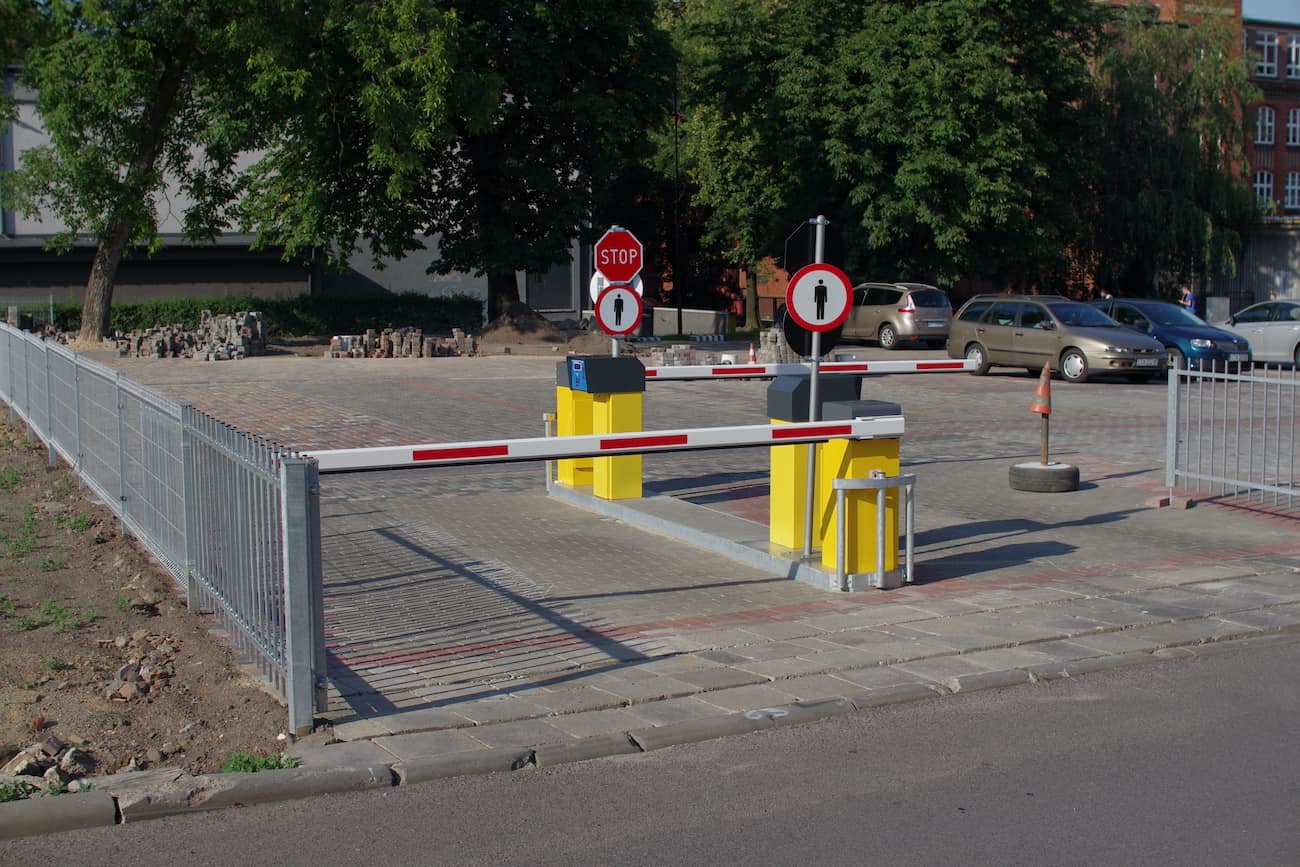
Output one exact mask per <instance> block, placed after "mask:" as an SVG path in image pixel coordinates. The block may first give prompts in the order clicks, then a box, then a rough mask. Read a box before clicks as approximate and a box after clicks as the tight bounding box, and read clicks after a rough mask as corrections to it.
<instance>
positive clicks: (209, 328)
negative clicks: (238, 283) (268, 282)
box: [114, 310, 266, 361]
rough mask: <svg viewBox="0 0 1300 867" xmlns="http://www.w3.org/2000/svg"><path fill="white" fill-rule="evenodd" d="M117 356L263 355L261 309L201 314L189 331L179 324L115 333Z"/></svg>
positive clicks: (206, 357)
mask: <svg viewBox="0 0 1300 867" xmlns="http://www.w3.org/2000/svg"><path fill="white" fill-rule="evenodd" d="M114 340H115V341H116V343H117V352H118V354H119V355H133V356H136V357H156V358H198V359H202V360H204V361H226V360H228V359H232V358H245V357H247V356H250V355H265V354H266V330H265V328H264V326H263V323H262V314H261V313H260V312H255V311H253V312H239V313H235V314H234V315H232V316H228V315H224V314H222V315H215V314H213V313H212V311H210V310H204V311H203V312H202V313H201V314H200V319H199V327H198V329H197V330H196V331H189V330H187V329H185V328H184V327H182V326H180V325H165V326H161V327H156V328H147V329H144V330H143V331H132V332H131V333H130V334H118V335H116V336H115V337H114Z"/></svg>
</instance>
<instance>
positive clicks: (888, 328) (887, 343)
mask: <svg viewBox="0 0 1300 867" xmlns="http://www.w3.org/2000/svg"><path fill="white" fill-rule="evenodd" d="M880 348H881V349H897V348H898V332H897V331H895V330H894V326H892V325H890V324H889V323H888V322H886V323H885V324H884V325H882V326H880Z"/></svg>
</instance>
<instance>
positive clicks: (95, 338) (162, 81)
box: [77, 54, 186, 343]
mask: <svg viewBox="0 0 1300 867" xmlns="http://www.w3.org/2000/svg"><path fill="white" fill-rule="evenodd" d="M185 67H186V64H185V61H184V60H183V59H182V57H181V55H179V54H177V55H172V56H170V57H168V58H167V60H166V63H165V64H164V65H163V71H162V75H161V76H160V77H159V79H158V89H157V90H156V91H155V92H154V95H153V99H152V100H150V102H149V106H148V108H147V109H146V110H145V116H144V121H143V123H142V126H141V129H140V141H139V143H138V144H137V145H136V149H135V154H134V155H132V157H131V163H130V165H128V166H127V168H126V178H125V179H124V180H123V182H122V198H123V200H124V201H132V202H136V201H139V200H140V199H141V198H142V197H143V196H144V194H145V192H146V188H147V185H148V183H149V177H150V175H152V174H153V170H154V165H155V164H156V163H157V162H158V151H159V148H160V147H161V145H162V138H163V130H164V129H166V126H167V121H168V119H169V118H170V117H171V116H172V111H173V106H174V105H175V104H176V94H177V93H179V92H180V87H181V81H182V79H183V78H184V73H185ZM117 211H118V213H117V215H116V216H114V217H112V219H111V220H110V221H109V225H108V231H107V232H105V233H104V234H103V236H102V237H101V238H100V239H99V247H98V249H97V250H96V251H95V261H94V263H93V264H92V265H91V267H90V278H89V279H88V280H87V281H86V296H85V298H84V299H83V300H82V303H81V331H80V332H79V333H78V334H77V339H78V340H80V341H82V342H89V343H98V342H99V341H101V340H103V339H104V336H105V335H106V334H108V325H109V321H110V311H111V309H112V305H113V284H114V282H115V281H116V280H117V269H118V266H119V265H121V264H122V256H124V255H125V254H126V246H127V244H129V243H130V242H131V235H132V230H133V229H134V228H135V227H134V226H133V225H132V223H131V220H130V219H129V218H128V217H126V216H123V213H124V211H123V210H122V209H120V208H118V209H117Z"/></svg>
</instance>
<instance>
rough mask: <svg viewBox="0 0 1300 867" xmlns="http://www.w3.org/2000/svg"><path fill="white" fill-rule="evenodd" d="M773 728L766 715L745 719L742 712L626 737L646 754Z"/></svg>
mask: <svg viewBox="0 0 1300 867" xmlns="http://www.w3.org/2000/svg"><path fill="white" fill-rule="evenodd" d="M774 725H776V720H775V719H773V718H772V717H771V716H768V715H756V716H747V715H746V714H743V713H733V714H728V715H726V716H719V717H709V718H706V719H693V720H686V721H684V722H679V723H669V724H668V725H662V726H650V727H648V728H643V729H636V730H634V731H630V732H628V733H627V736H628V737H630V738H631V739H632V740H633V741H635V742H636V744H637V746H639V747H640V748H641V749H642V750H644V751H645V752H647V753H648V752H650V751H651V750H661V749H663V748H664V747H673V746H677V745H678V744H695V743H699V742H700V741H711V740H713V739H715V738H722V737H727V736H728V735H743V734H748V733H749V732H755V731H759V730H760V729H765V728H771V727H773V726H774Z"/></svg>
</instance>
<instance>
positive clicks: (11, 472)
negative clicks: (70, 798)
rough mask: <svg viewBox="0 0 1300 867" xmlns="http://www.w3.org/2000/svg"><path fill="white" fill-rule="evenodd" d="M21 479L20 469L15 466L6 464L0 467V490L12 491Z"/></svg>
mask: <svg viewBox="0 0 1300 867" xmlns="http://www.w3.org/2000/svg"><path fill="white" fill-rule="evenodd" d="M22 480H23V474H22V471H21V470H19V469H18V468H17V467H11V466H8V465H6V466H5V467H4V468H3V469H0V491H12V490H13V489H14V488H16V487H18V483H19V482H21V481H22Z"/></svg>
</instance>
